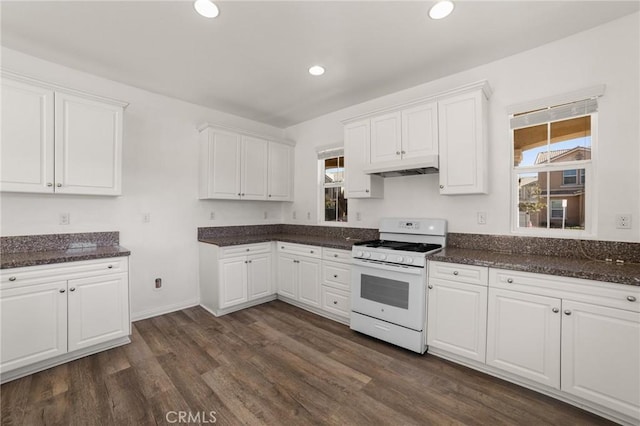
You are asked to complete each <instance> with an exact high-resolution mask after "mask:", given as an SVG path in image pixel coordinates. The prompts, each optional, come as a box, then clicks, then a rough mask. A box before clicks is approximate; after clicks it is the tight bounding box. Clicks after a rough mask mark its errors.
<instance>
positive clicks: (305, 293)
mask: <svg viewBox="0 0 640 426" xmlns="http://www.w3.org/2000/svg"><path fill="white" fill-rule="evenodd" d="M298 259H299V260H298V286H299V287H298V300H300V301H301V302H304V303H306V304H308V305H313V306H320V303H321V300H320V295H321V294H320V261H319V260H316V259H311V258H305V257H299V258H298Z"/></svg>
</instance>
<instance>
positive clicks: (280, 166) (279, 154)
mask: <svg viewBox="0 0 640 426" xmlns="http://www.w3.org/2000/svg"><path fill="white" fill-rule="evenodd" d="M267 170H268V173H269V176H268V179H267V181H268V184H269V188H268V191H267V192H268V195H267V198H268V199H269V200H270V201H291V200H292V198H293V196H292V193H293V147H291V146H289V145H285V144H281V143H275V142H269V166H268V168H267Z"/></svg>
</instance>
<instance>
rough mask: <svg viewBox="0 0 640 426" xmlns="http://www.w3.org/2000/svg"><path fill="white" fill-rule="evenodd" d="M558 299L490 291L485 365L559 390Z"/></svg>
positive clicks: (559, 305) (497, 290)
mask: <svg viewBox="0 0 640 426" xmlns="http://www.w3.org/2000/svg"><path fill="white" fill-rule="evenodd" d="M560 308H561V302H560V300H559V299H556V298H552V297H546V296H537V295H533V294H527V293H519V292H514V291H509V290H502V289H494V288H492V289H489V320H488V330H487V364H489V365H491V366H494V367H497V368H500V369H502V370H505V371H509V372H511V373H514V374H517V375H518V376H521V377H526V378H527V379H529V380H533V381H536V382H539V383H542V384H544V385H547V386H551V387H553V388H556V389H559V388H560Z"/></svg>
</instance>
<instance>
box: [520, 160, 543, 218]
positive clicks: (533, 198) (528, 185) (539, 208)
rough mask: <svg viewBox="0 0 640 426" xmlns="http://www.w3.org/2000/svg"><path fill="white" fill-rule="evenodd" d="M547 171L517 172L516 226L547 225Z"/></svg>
mask: <svg viewBox="0 0 640 426" xmlns="http://www.w3.org/2000/svg"><path fill="white" fill-rule="evenodd" d="M546 188H547V172H540V173H520V174H518V227H519V228H546V227H547V204H548V202H547V190H546Z"/></svg>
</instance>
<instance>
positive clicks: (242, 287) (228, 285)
mask: <svg viewBox="0 0 640 426" xmlns="http://www.w3.org/2000/svg"><path fill="white" fill-rule="evenodd" d="M247 262H248V260H247V258H246V257H245V256H242V257H232V258H229V259H222V260H221V261H220V308H221V309H222V308H228V307H229V306H234V305H237V304H239V303H244V302H246V301H247V300H248V299H247V265H248V263H247Z"/></svg>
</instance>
